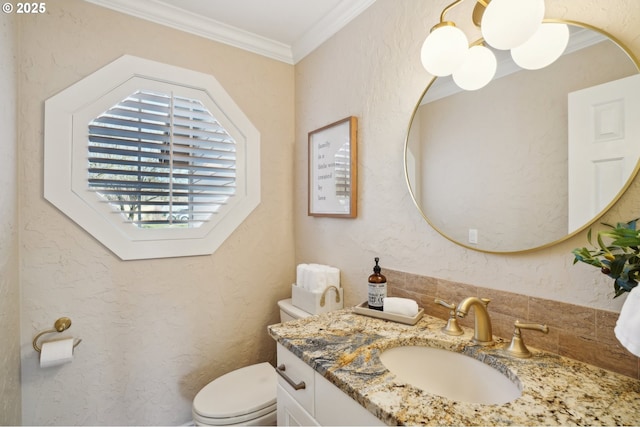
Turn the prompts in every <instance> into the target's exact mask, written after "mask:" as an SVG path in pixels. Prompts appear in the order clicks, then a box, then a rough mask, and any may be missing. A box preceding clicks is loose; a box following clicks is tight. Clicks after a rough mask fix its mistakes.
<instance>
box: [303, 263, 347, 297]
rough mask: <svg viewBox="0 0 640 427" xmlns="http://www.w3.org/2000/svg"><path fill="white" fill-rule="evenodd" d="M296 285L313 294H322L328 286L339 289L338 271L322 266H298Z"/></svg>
mask: <svg viewBox="0 0 640 427" xmlns="http://www.w3.org/2000/svg"><path fill="white" fill-rule="evenodd" d="M296 285H297V286H299V287H301V288H302V289H306V290H308V291H311V292H315V293H322V292H324V291H325V289H327V288H328V287H329V286H335V287H336V288H339V287H340V270H339V269H338V268H335V267H331V266H329V265H322V264H298V266H297V267H296Z"/></svg>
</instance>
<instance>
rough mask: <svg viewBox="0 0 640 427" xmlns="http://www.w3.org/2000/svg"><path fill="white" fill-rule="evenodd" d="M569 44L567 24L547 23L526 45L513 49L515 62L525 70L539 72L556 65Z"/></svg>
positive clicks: (512, 54) (512, 55)
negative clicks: (541, 69)
mask: <svg viewBox="0 0 640 427" xmlns="http://www.w3.org/2000/svg"><path fill="white" fill-rule="evenodd" d="M567 44H569V27H568V26H567V25H566V24H559V23H551V22H546V23H544V24H542V25H541V26H540V29H538V31H536V33H535V34H534V35H533V36H531V38H530V39H529V40H527V41H526V42H524V44H522V45H520V46H517V47H514V48H513V49H511V57H512V58H513V61H514V62H515V63H516V64H518V66H520V67H521V68H524V69H525V70H539V69H540V68H544V67H546V66H548V65H550V64H552V63H554V62H555V61H556V60H557V59H558V58H560V56H561V55H562V53H563V52H564V50H565V49H566V48H567Z"/></svg>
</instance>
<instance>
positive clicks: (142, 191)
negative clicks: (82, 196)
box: [88, 90, 236, 228]
mask: <svg viewBox="0 0 640 427" xmlns="http://www.w3.org/2000/svg"><path fill="white" fill-rule="evenodd" d="M235 148H236V143H235V141H234V139H233V138H232V137H231V135H229V133H228V132H227V131H226V130H225V129H224V127H223V126H222V125H221V124H220V123H219V122H218V121H217V120H216V118H215V117H213V115H212V114H211V112H210V111H209V110H208V109H207V107H206V106H205V105H204V104H203V103H202V102H201V101H199V100H197V99H190V98H184V97H179V96H176V95H172V94H169V93H156V92H150V91H142V90H138V91H136V92H135V93H133V94H131V95H129V96H127V97H126V98H125V99H123V100H122V101H120V102H118V103H117V104H116V105H114V106H113V107H111V108H109V110H107V111H105V112H104V113H102V114H100V116H98V117H96V118H95V119H93V120H91V122H89V140H88V150H89V170H88V173H89V176H88V185H89V188H90V189H91V190H92V191H95V192H96V193H97V194H99V195H100V197H102V198H103V199H104V200H106V201H108V202H109V203H110V204H111V206H112V207H113V208H115V209H116V210H118V211H120V212H121V213H122V215H123V216H124V218H125V219H126V221H128V222H131V223H132V224H133V225H135V226H136V227H139V228H153V227H159V228H167V227H200V226H201V225H202V224H203V223H204V222H206V221H208V220H209V219H210V217H211V216H212V215H214V214H216V213H218V212H219V211H220V208H221V207H222V206H224V205H225V204H227V202H228V201H229V198H231V197H233V196H234V195H235V193H236V190H235V189H236V149H235Z"/></svg>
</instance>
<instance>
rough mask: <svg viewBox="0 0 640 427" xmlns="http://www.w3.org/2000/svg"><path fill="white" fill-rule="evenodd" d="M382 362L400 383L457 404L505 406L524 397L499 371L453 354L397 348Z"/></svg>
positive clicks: (474, 360)
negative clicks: (521, 396) (504, 404)
mask: <svg viewBox="0 0 640 427" xmlns="http://www.w3.org/2000/svg"><path fill="white" fill-rule="evenodd" d="M380 361H381V362H382V364H383V365H384V366H385V367H386V368H387V369H388V370H389V371H390V372H391V373H392V374H395V375H396V377H397V378H398V379H399V380H401V381H403V382H406V383H408V384H411V385H412V386H414V387H417V388H420V389H422V390H424V391H425V392H427V393H431V394H436V395H438V396H442V397H446V398H448V399H451V400H455V401H458V402H468V403H483V404H489V405H490V404H503V403H507V402H510V401H512V400H515V399H517V398H518V397H520V395H521V394H522V392H521V390H520V388H519V387H518V385H517V384H515V383H514V382H512V381H511V380H510V379H509V378H507V377H506V376H505V375H504V374H502V373H501V372H500V371H498V370H496V369H494V368H492V367H491V366H489V365H486V364H484V363H482V362H481V361H479V360H476V359H474V358H472V357H469V356H466V355H464V354H461V353H456V352H453V351H448V350H442V349H439V348H432V347H422V346H403V347H394V348H390V349H388V350H385V351H383V352H382V354H380Z"/></svg>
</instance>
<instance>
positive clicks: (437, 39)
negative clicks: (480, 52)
mask: <svg viewBox="0 0 640 427" xmlns="http://www.w3.org/2000/svg"><path fill="white" fill-rule="evenodd" d="M468 50H469V41H468V40H467V36H466V35H465V34H464V32H463V31H462V30H461V29H459V28H457V27H456V26H455V25H453V24H451V25H443V26H439V27H437V28H435V29H434V30H432V31H431V33H430V34H429V35H428V36H427V38H426V39H425V41H424V43H423V44H422V49H421V51H420V60H421V61H422V66H423V67H424V68H425V70H427V71H428V72H429V73H430V74H432V75H434V76H438V77H442V76H448V75H449V74H451V73H453V72H454V71H455V70H456V69H457V68H458V67H459V66H460V64H462V62H463V61H464V59H465V56H466V55H467V52H468Z"/></svg>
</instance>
